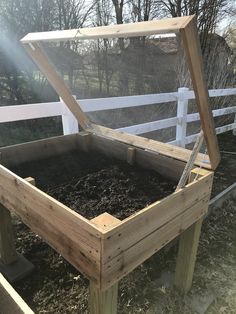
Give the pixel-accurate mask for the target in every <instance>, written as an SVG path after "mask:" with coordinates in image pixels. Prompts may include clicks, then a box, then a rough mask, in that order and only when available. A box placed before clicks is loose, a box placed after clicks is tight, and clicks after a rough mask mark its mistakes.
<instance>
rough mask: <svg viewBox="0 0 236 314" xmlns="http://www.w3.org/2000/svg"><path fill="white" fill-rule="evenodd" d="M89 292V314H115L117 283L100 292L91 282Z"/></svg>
mask: <svg viewBox="0 0 236 314" xmlns="http://www.w3.org/2000/svg"><path fill="white" fill-rule="evenodd" d="M89 292H90V296H89V307H90V314H116V313H117V303H118V302H117V301H118V283H115V284H114V285H113V286H111V287H109V288H108V289H106V290H101V289H99V288H98V287H97V286H96V285H94V283H93V282H90V287H89Z"/></svg>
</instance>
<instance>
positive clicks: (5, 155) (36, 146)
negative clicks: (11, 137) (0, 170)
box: [0, 134, 78, 167]
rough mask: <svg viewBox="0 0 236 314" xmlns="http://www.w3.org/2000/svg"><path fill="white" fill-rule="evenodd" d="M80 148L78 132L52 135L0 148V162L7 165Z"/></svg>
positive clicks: (11, 165)
mask: <svg viewBox="0 0 236 314" xmlns="http://www.w3.org/2000/svg"><path fill="white" fill-rule="evenodd" d="M76 149H78V141H77V134H72V135H63V136H57V137H51V138H47V139H43V140H38V141H33V142H28V143H22V144H17V145H12V146H7V147H2V148H0V163H1V164H2V165H4V166H7V167H13V166H17V165H19V164H21V163H24V162H28V161H33V160H40V159H44V158H48V157H52V156H55V155H58V154H62V153H66V152H69V151H72V150H76Z"/></svg>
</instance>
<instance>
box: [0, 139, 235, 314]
mask: <svg viewBox="0 0 236 314" xmlns="http://www.w3.org/2000/svg"><path fill="white" fill-rule="evenodd" d="M218 138H219V142H220V148H221V150H224V151H236V138H235V137H233V136H232V135H231V133H228V134H224V135H221V136H219V137H218ZM67 157H68V158H69V159H68V160H67V161H65V159H63V158H62V159H58V158H57V165H58V166H57V169H55V168H50V169H54V170H55V171H54V175H53V176H51V174H50V173H49V167H54V166H53V164H54V163H55V160H54V159H53V160H51V161H50V160H47V165H45V163H41V165H40V166H39V167H38V166H36V164H35V165H33V164H32V165H31V168H30V167H29V164H28V165H25V167H24V168H22V169H16V171H18V173H19V174H20V175H22V176H23V177H27V176H33V177H35V178H36V181H37V186H39V187H40V188H42V189H44V190H45V191H48V192H49V193H51V195H53V193H57V191H58V189H59V191H64V192H65V193H64V194H66V195H64V196H63V193H59V195H57V196H56V197H57V198H58V199H59V198H60V197H62V198H63V197H64V199H66V201H65V200H64V199H63V200H62V201H63V203H66V202H67V201H68V203H67V204H68V205H69V206H70V203H69V202H70V197H69V195H73V194H74V195H75V197H72V196H71V197H72V199H75V198H76V195H77V193H81V196H80V197H81V198H83V201H84V202H85V200H86V199H87V200H88V198H90V197H91V196H90V197H88V196H87V194H86V193H87V191H88V185H85V182H87V183H86V184H88V182H91V183H92V184H91V185H92V186H96V188H97V190H99V193H101V194H102V193H103V191H104V189H107V190H108V191H109V188H110V186H111V183H112V184H113V183H116V188H113V186H112V190H111V192H112V191H113V192H114V191H116V189H118V190H119V191H120V197H121V198H123V197H124V198H123V199H122V201H123V202H125V201H126V200H127V199H128V198H133V203H135V204H136V206H137V208H138V209H140V208H142V207H144V206H145V205H146V204H148V202H151V201H153V200H155V199H158V198H159V197H163V196H164V194H159V188H158V186H161V183H164V182H163V179H160V178H159V176H158V175H156V174H155V173H153V172H149V171H146V170H143V169H140V168H139V169H136V168H135V169H134V168H132V167H130V166H129V165H127V164H124V163H120V162H117V161H115V162H114V161H113V160H107V158H104V159H103V157H102V160H103V161H102V160H100V158H101V156H98V155H96V156H91V159H84V160H83V159H82V158H78V160H80V162H79V163H78V162H77V158H76V159H74V157H73V156H70V157H69V156H67ZM97 160H99V162H97ZM88 161H89V163H90V166H89V169H92V170H90V171H88V167H86V165H87V163H88ZM79 165H80V166H79ZM76 169H77V170H76ZM235 169H236V168H235V156H234V155H230V154H222V161H221V164H220V166H219V168H218V170H217V171H216V175H215V181H214V188H213V195H216V194H217V193H219V192H220V191H221V190H223V189H224V188H226V187H227V186H229V185H230V184H232V183H234V182H235V180H236V178H235V176H236V171H235ZM144 173H145V175H144ZM109 174H112V177H115V181H112V182H111V181H110V178H109ZM146 176H147V178H149V179H148V180H149V181H144V180H146V179H145V178H144V177H146ZM99 178H100V179H99ZM138 178H139V179H138ZM96 180H99V181H96ZM126 180H128V181H126ZM101 181H102V185H101ZM103 181H104V182H103ZM63 182H64V183H65V182H66V184H64V183H63ZM77 182H79V183H78V185H77V189H76V187H75V186H76V184H77ZM83 182H84V184H83ZM95 182H96V183H95ZM130 182H131V184H130ZM98 183H99V184H98ZM122 184H124V186H125V188H124V186H122ZM165 184H166V183H165ZM168 184H169V183H168ZM156 185H157V186H156ZM67 186H68V190H67V189H65V187H67ZM149 186H151V187H152V188H151V189H148V187H149ZM168 186H169V187H168V188H169V189H170V190H169V192H168V193H167V194H169V193H171V189H172V188H173V183H171V184H170V185H168ZM130 187H134V190H135V194H132V193H131V195H130V194H129V193H130V191H127V190H129V189H130ZM63 189H64V190H63ZM150 190H153V191H150ZM82 191H83V192H82ZM93 191H94V189H92V190H91V193H92V192H93ZM111 192H109V193H111ZM99 193H97V196H96V198H97V200H98V201H96V199H95V198H94V199H93V198H92V201H93V203H91V204H90V206H93V208H95V206H96V204H98V203H100V202H101V203H100V204H101V206H100V208H102V211H107V207H106V206H107V205H109V206H110V205H112V206H111V207H110V208H113V206H114V204H115V200H114V203H113V201H112V202H111V201H109V202H107V203H104V200H102V197H98V196H99ZM139 193H140V195H139ZM145 193H147V194H145ZM148 193H150V194H148ZM144 194H145V195H148V199H146V198H145V195H144ZM54 195H56V194H54ZM107 195H108V194H107ZM111 195H113V194H111ZM115 195H116V197H117V195H119V194H118V193H116V194H115ZM152 197H155V199H151V198H152ZM78 198H79V197H78ZM110 200H113V198H110ZM106 201H107V200H106ZM96 202H97V203H96ZM83 204H84V206H85V203H83ZM83 204H82V205H78V206H79V207H80V208H83ZM117 204H120V203H119V198H117ZM126 204H127V206H124V208H126V210H127V208H128V209H129V200H128V202H127V203H126ZM70 207H72V206H70ZM85 207H86V206H85ZM122 208H123V207H122ZM80 210H81V209H80ZM80 210H79V212H81V211H80ZM112 210H113V209H112ZM135 210H136V209H134V211H135ZM235 210H236V203H235V202H234V203H232V202H231V203H225V204H224V206H223V208H222V209H220V210H218V211H217V212H213V213H212V214H211V215H210V216H209V217H208V218H207V220H205V222H204V226H203V232H202V236H201V242H200V249H199V254H198V262H197V265H196V270H195V276H194V285H193V289H192V290H191V293H190V297H191V296H192V295H194V296H198V295H199V294H203V295H207V294H208V293H209V291H210V292H212V291H213V294H214V293H215V294H216V299H215V301H214V302H213V303H212V306H211V309H209V314H216V313H222V314H223V313H236V304H235V300H236V287H235V282H236V277H235V276H236V273H235V269H236V268H235V267H236V264H235V256H236V255H235V247H236V237H235V235H236V233H235V223H236V221H235V217H236V215H235ZM85 211H86V210H85ZM96 211H97V209H96ZM121 212H123V214H124V216H122V218H123V217H126V215H130V214H131V212H130V211H128V212H127V211H125V213H124V209H122V211H121ZM112 213H113V212H112ZM83 214H84V213H83ZM96 214H97V212H96ZM113 214H114V213H113ZM117 214H118V215H119V211H117V212H116V215H117ZM123 214H122V215H123ZM90 215H91V212H90V210H89V211H88V217H91V216H93V215H91V216H90ZM118 217H120V216H118ZM15 224H16V230H17V250H18V252H19V253H23V254H24V255H25V257H26V258H28V259H29V260H30V261H31V262H32V263H33V264H34V265H35V271H34V272H33V273H32V274H31V275H30V276H29V277H27V278H25V279H24V280H21V281H19V282H17V283H15V284H14V287H15V288H16V290H17V291H18V292H19V293H20V295H21V296H22V297H23V299H25V300H26V302H27V303H28V304H29V305H30V306H31V308H32V309H33V310H34V311H35V313H37V314H39V313H40V314H42V313H50V314H57V313H58V314H59V313H63V314H64V313H65V314H66V313H70V314H75V313H81V314H86V313H88V281H87V280H86V279H85V278H84V277H83V276H82V275H81V274H79V272H78V271H77V270H76V269H74V268H73V267H72V266H71V265H70V264H69V263H67V262H66V261H65V260H64V259H63V258H62V257H61V256H60V255H59V254H57V253H56V252H55V251H54V250H53V249H51V248H50V247H49V246H48V245H47V244H45V243H44V242H43V241H42V240H41V239H40V238H39V237H38V236H35V234H33V233H32V232H31V231H30V230H29V229H28V228H27V227H26V226H24V225H23V224H22V223H21V222H19V220H17V219H16V220H15ZM175 255H176V245H175V246H174V247H172V248H171V250H169V251H168V253H166V252H165V250H162V251H160V252H158V253H157V254H155V255H154V256H153V257H152V258H150V259H149V260H148V261H146V262H145V263H144V264H142V265H141V266H139V267H138V268H137V269H136V270H134V271H133V272H131V273H130V274H129V275H128V276H126V277H125V278H124V279H123V280H121V282H120V289H119V309H118V313H119V314H136V313H141V314H157V313H161V314H164V313H172V314H174V313H175V314H179V313H182V314H193V313H196V310H193V309H192V308H191V300H190V299H185V298H183V296H182V295H180V294H179V293H178V292H177V290H176V289H175V288H172V287H170V286H168V285H165V284H163V283H161V284H160V282H159V281H158V280H159V279H158V277H159V275H160V272H161V270H163V269H168V270H172V271H174V267H175ZM212 307H213V308H212ZM207 313H208V312H207ZM4 314H8V313H4Z"/></svg>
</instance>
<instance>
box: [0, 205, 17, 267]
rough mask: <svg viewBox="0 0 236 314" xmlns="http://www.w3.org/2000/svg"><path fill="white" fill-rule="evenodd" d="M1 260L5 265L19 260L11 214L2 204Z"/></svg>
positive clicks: (0, 207)
mask: <svg viewBox="0 0 236 314" xmlns="http://www.w3.org/2000/svg"><path fill="white" fill-rule="evenodd" d="M0 260H1V262H2V263H3V264H5V265H9V264H11V263H14V262H15V261H16V260H17V253H16V247H15V234H14V230H13V225H12V218H11V213H10V212H9V210H8V209H7V208H6V207H4V206H3V205H2V204H0Z"/></svg>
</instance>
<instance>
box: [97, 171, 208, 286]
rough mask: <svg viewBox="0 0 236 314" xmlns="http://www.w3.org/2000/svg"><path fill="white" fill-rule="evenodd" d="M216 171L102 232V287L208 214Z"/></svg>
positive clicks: (111, 282)
mask: <svg viewBox="0 0 236 314" xmlns="http://www.w3.org/2000/svg"><path fill="white" fill-rule="evenodd" d="M212 180H213V173H212V172H208V174H206V175H205V176H204V177H202V178H199V179H198V180H196V181H194V182H191V183H190V184H188V185H187V186H186V187H185V188H183V189H181V190H179V191H177V192H174V193H173V194H171V195H170V196H168V197H166V198H164V199H163V200H161V201H158V202H156V203H153V204H151V205H150V206H148V207H147V208H144V209H142V210H141V211H139V212H137V213H136V214H134V215H132V216H130V217H128V218H126V219H124V220H123V221H121V223H120V224H118V225H117V226H115V227H113V228H111V229H110V230H109V229H107V230H106V231H105V232H103V240H102V243H103V244H102V253H101V257H102V264H101V265H102V267H101V271H102V275H101V287H102V289H107V288H108V287H109V286H112V285H113V284H114V283H115V282H116V281H118V280H120V279H121V278H122V277H124V276H125V275H127V274H128V273H129V272H130V271H132V270H133V269H134V268H135V267H137V266H138V265H140V264H141V263H142V262H143V261H145V260H146V259H147V258H149V257H150V256H151V255H153V254H154V253H156V252H157V251H158V250H160V249H161V248H162V247H164V246H165V245H166V244H167V243H168V242H170V241H171V240H172V239H174V238H175V237H177V236H178V235H179V234H180V233H182V232H183V231H184V230H186V229H187V228H188V227H189V226H191V225H192V224H193V223H194V222H195V221H197V220H199V219H200V218H201V217H202V216H203V215H205V214H206V212H207V208H208V202H209V198H210V193H211V187H212Z"/></svg>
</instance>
